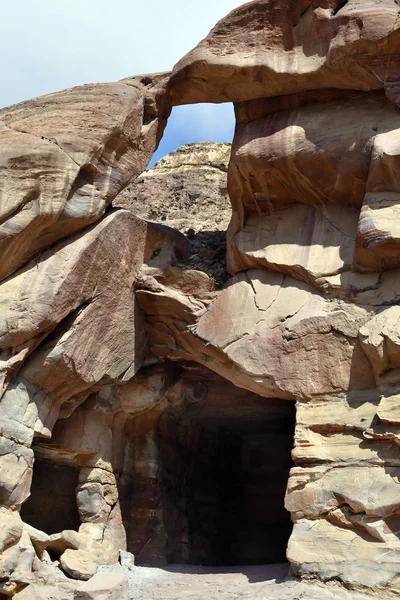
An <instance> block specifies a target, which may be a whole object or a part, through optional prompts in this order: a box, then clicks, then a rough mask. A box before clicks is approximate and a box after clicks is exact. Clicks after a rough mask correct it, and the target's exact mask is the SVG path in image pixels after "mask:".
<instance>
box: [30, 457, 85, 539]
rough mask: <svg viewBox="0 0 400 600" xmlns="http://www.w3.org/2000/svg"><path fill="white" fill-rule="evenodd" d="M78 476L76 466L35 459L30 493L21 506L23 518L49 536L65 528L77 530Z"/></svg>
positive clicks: (78, 524)
mask: <svg viewBox="0 0 400 600" xmlns="http://www.w3.org/2000/svg"><path fill="white" fill-rule="evenodd" d="M78 477H79V467H72V466H68V465H57V464H54V463H51V462H48V461H45V460H42V459H37V458H36V459H35V464H34V467H33V478H32V487H31V494H30V496H29V498H28V499H27V501H26V502H25V503H24V504H23V506H22V509H21V517H22V519H23V521H25V523H28V524H29V525H32V526H33V527H35V528H36V529H39V530H41V531H44V532H45V533H47V534H49V535H51V534H53V533H59V532H61V531H63V530H65V529H74V530H75V531H78V529H79V526H80V519H79V513H78V508H77V503H76V487H77V485H78Z"/></svg>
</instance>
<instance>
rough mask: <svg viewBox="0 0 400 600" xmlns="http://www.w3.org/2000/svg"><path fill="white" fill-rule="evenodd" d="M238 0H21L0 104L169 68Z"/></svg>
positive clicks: (1, 69)
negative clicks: (85, 84) (111, 0)
mask: <svg viewBox="0 0 400 600" xmlns="http://www.w3.org/2000/svg"><path fill="white" fill-rule="evenodd" d="M240 4H242V1H240V0H239V1H238V0H218V2H216V1H215V0H202V1H201V2H199V1H198V0H169V2H165V1H163V0H146V1H144V0H140V1H139V0H114V2H110V0H36V1H35V2H33V1H32V0H18V1H15V0H14V1H13V2H7V3H4V6H2V8H1V21H0V106H7V105H9V104H12V103H15V102H19V101H21V100H27V99H29V98H32V97H34V96H38V95H40V94H45V93H49V92H53V91H56V90H59V89H63V88H66V87H71V86H74V85H80V84H83V83H89V82H97V81H113V80H117V79H121V78H123V77H127V76H129V75H135V74H140V73H150V72H155V71H164V70H170V69H171V68H172V67H173V65H174V64H175V63H176V62H177V61H178V60H179V59H180V58H181V57H182V56H183V55H184V54H185V53H186V52H187V51H188V50H190V49H191V48H192V47H194V46H195V45H196V44H197V43H198V42H199V41H200V39H202V38H203V37H204V36H205V35H207V33H208V31H209V30H210V29H211V28H212V27H213V26H214V25H215V23H216V22H217V21H218V20H219V19H220V18H222V17H223V16H224V15H225V14H227V13H228V12H229V11H230V10H232V9H233V8H235V7H237V6H239V5H240Z"/></svg>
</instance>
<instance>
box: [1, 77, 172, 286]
mask: <svg viewBox="0 0 400 600" xmlns="http://www.w3.org/2000/svg"><path fill="white" fill-rule="evenodd" d="M165 82H166V78H165V76H164V75H155V76H143V77H141V78H140V77H138V78H135V77H132V78H128V79H126V80H124V81H120V82H116V83H102V84H90V85H86V86H79V87H76V88H72V89H70V90H65V91H62V92H56V93H54V94H49V95H48V96H42V97H39V98H35V99H34V100H30V101H28V102H23V103H21V104H17V105H15V106H11V107H9V108H6V109H3V110H1V111H0V144H1V153H0V187H1V198H2V203H1V205H2V212H1V226H0V236H1V243H0V251H1V255H2V263H1V266H0V279H4V278H5V277H6V276H7V275H9V274H10V273H12V272H13V271H15V270H16V269H17V268H18V267H20V266H21V265H23V264H24V263H26V262H27V261H28V260H29V259H31V258H33V257H38V256H39V254H40V252H41V251H42V250H43V249H45V248H46V247H48V246H50V245H52V244H54V242H56V241H57V240H59V239H60V238H64V237H67V236H68V235H71V234H72V233H74V232H76V231H78V230H80V229H83V228H84V227H87V226H88V225H90V224H91V223H93V222H95V221H97V220H98V219H99V218H100V217H101V216H102V215H103V214H104V211H105V209H106V207H107V205H108V204H110V203H111V202H112V200H113V199H114V197H115V196H116V195H117V194H118V192H119V191H120V190H121V189H122V188H123V187H124V186H125V185H126V184H127V183H129V181H130V180H131V179H132V178H133V177H136V176H137V175H139V174H140V173H141V172H142V171H143V169H144V167H145V166H146V164H147V163H148V161H149V160H150V158H151V155H152V153H153V152H154V151H155V149H156V147H157V144H158V141H159V139H160V137H161V135H162V131H163V129H164V126H165V123H166V118H167V116H168V114H169V110H170V109H169V107H168V102H167V100H166V96H165V89H164V88H165Z"/></svg>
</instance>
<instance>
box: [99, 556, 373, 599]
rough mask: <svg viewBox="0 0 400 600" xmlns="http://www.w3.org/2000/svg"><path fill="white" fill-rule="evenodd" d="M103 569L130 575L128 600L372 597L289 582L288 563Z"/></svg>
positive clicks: (331, 588)
mask: <svg viewBox="0 0 400 600" xmlns="http://www.w3.org/2000/svg"><path fill="white" fill-rule="evenodd" d="M101 570H102V571H106V572H114V573H115V572H124V573H126V574H127V575H128V577H129V587H130V592H129V595H128V596H126V597H125V598H124V600H214V599H215V600H367V599H368V598H369V599H370V600H371V596H367V595H365V594H360V593H358V592H349V591H346V590H344V589H343V588H341V587H339V586H336V585H331V586H322V585H319V584H308V583H301V582H298V581H294V580H291V579H290V578H289V579H288V565H287V564H276V565H263V566H249V567H243V566H241V567H224V568H213V567H201V566H191V565H170V566H169V567H166V568H163V569H156V568H150V567H132V568H131V569H127V568H125V567H121V566H120V565H115V566H113V567H103V568H102V569H101ZM375 598H378V596H375ZM379 598H380V599H382V598H383V596H382V595H379Z"/></svg>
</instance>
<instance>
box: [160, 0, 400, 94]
mask: <svg viewBox="0 0 400 600" xmlns="http://www.w3.org/2000/svg"><path fill="white" fill-rule="evenodd" d="M398 13H399V6H398V4H397V2H396V0H382V1H380V2H379V3H376V2H374V1H373V0H364V1H363V2H362V3H360V2H359V0H348V1H345V2H343V1H342V0H318V1H317V2H313V1H310V0H301V1H298V0H279V1H278V2H272V1H271V0H257V1H256V2H252V3H251V4H250V3H247V4H244V5H243V6H240V7H239V8H237V9H235V10H233V11H232V12H231V13H230V14H229V15H228V16H227V17H225V18H224V19H222V20H221V21H220V22H219V23H217V25H216V26H215V27H214V29H213V30H212V31H211V32H210V33H209V35H208V36H207V37H206V38H205V39H204V40H203V41H202V42H200V44H199V45H198V46H196V48H194V49H193V50H191V51H190V52H189V53H188V54H187V55H186V56H185V57H183V58H182V59H181V60H180V61H179V62H178V64H177V65H176V66H175V68H174V70H173V72H172V77H171V98H172V102H173V104H174V105H175V104H193V103H195V102H243V101H246V100H252V99H254V98H271V97H274V96H283V95H286V94H296V93H298V92H302V91H307V90H314V89H330V88H339V89H349V90H362V91H369V90H375V89H381V88H384V89H385V91H386V94H387V96H388V97H389V98H390V99H392V100H393V101H395V102H396V101H397V98H398V93H399V89H398V85H399V71H398V63H397V60H396V58H395V57H396V55H397V54H398V51H399V28H400V21H399V19H398Z"/></svg>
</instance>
